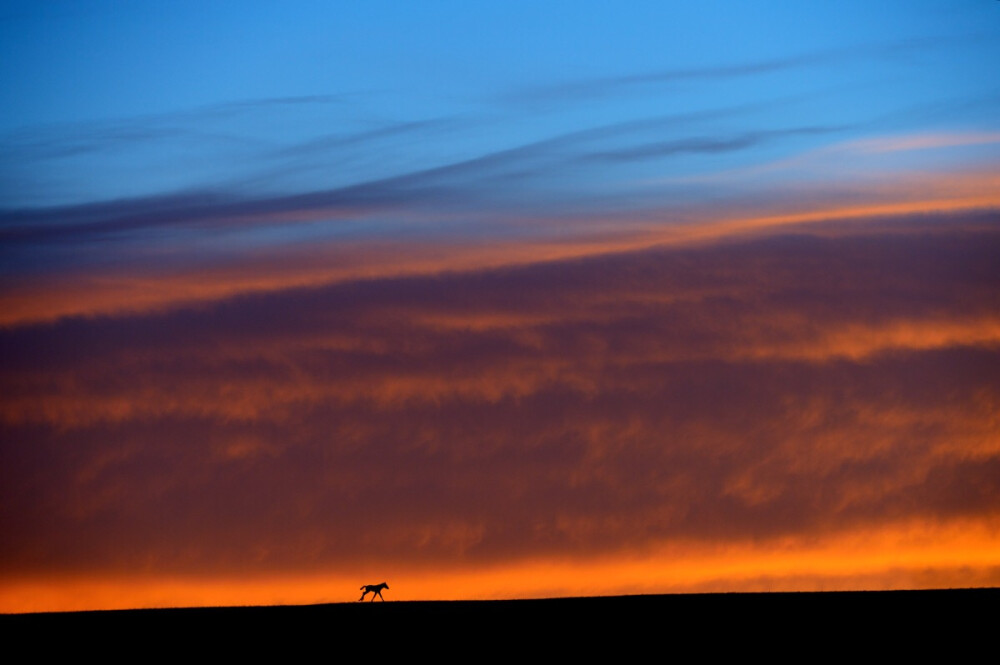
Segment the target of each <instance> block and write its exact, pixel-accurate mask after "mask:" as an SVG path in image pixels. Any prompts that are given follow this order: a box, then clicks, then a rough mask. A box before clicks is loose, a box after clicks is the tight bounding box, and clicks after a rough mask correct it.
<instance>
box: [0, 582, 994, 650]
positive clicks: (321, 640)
mask: <svg viewBox="0 0 1000 665" xmlns="http://www.w3.org/2000/svg"><path fill="white" fill-rule="evenodd" d="M998 601H1000V589H963V590H941V591H881V592H874V591H870V592H832V593H767V594H692V595H663V596H617V597H601V598H561V599H548V600H512V601H451V602H439V601H419V602H402V601H395V602H394V601H392V600H388V601H387V602H384V603H383V602H378V601H376V602H374V603H370V602H365V603H360V602H347V603H336V604H329V605H309V606H281V607H231V608H191V609H159V610H128V611H102V612H71V613H53V614H28V615H6V616H0V634H2V635H3V636H4V638H5V641H7V642H8V645H9V646H10V644H11V643H25V644H27V645H29V646H33V647H34V649H35V652H36V653H37V650H38V649H39V648H43V649H44V648H47V647H48V646H50V645H53V644H59V643H60V640H62V639H64V638H65V637H66V636H70V635H73V636H85V638H84V639H80V638H77V640H78V641H77V642H70V644H71V645H75V646H74V649H79V651H78V652H79V653H94V652H102V650H104V651H103V652H105V653H106V654H109V655H115V656H117V657H122V656H128V654H129V653H130V652H129V649H134V648H135V647H128V648H125V647H124V646H123V645H125V644H129V645H141V647H140V648H139V650H138V651H136V652H133V654H132V655H135V656H136V657H138V658H140V659H141V660H145V659H146V657H148V656H149V654H151V653H153V652H156V651H158V650H159V651H163V650H166V651H167V652H171V653H174V654H178V653H180V654H184V653H191V654H198V655H200V656H212V655H213V654H214V655H217V656H220V657H221V656H226V657H227V658H232V657H239V656H241V655H242V654H257V655H261V654H263V653H274V654H283V657H285V658H288V657H290V658H293V659H295V660H296V661H298V660H309V659H314V658H317V657H318V656H317V654H322V659H323V660H326V659H335V658H337V657H342V656H345V655H350V654H352V653H357V654H358V656H359V657H365V658H366V659H368V658H369V657H373V658H378V657H379V656H388V655H391V654H396V655H404V656H405V655H406V654H410V655H412V656H416V655H422V656H427V655H431V656H434V655H435V654H437V656H440V657H442V658H445V657H446V658H447V659H448V660H456V659H459V658H462V659H465V660H476V661H478V660H483V659H486V660H491V658H490V657H489V656H490V655H491V654H493V655H496V654H498V653H504V654H516V653H525V654H527V653H529V652H532V651H533V650H540V651H542V652H544V653H548V654H552V655H561V656H568V655H574V656H589V655H594V654H596V653H609V651H608V650H609V649H611V650H613V651H614V652H615V653H616V656H615V658H614V660H615V661H618V660H623V659H633V658H634V659H640V660H644V659H645V658H644V657H643V656H641V655H640V654H641V653H650V652H651V653H653V654H655V655H656V660H672V659H674V657H680V656H681V655H682V654H687V655H686V656H684V657H683V660H685V661H688V660H690V659H691V658H695V659H697V660H702V659H705V658H710V659H712V660H714V657H718V656H727V657H732V658H736V657H741V656H749V655H754V656H755V657H761V656H781V659H782V660H785V659H790V658H795V657H796V656H800V657H801V660H802V661H803V662H812V661H813V660H815V659H816V658H818V657H819V656H821V655H824V654H825V655H829V654H832V653H836V654H841V655H849V654H857V655H859V656H860V655H861V654H865V655H867V656H873V655H879V654H882V655H884V656H886V657H889V656H891V657H893V658H897V657H899V656H900V655H902V654H907V653H913V654H918V655H919V654H924V655H930V654H931V653H938V654H942V655H943V656H947V657H949V658H951V659H955V658H960V657H962V656H963V654H967V653H969V652H968V651H966V650H967V649H969V648H970V646H971V645H976V644H978V645H993V644H994V643H995V637H996V635H997V628H996V626H997V620H996V609H997V606H998ZM63 646H66V643H65V642H64V643H63ZM989 648H990V649H991V653H992V652H993V651H992V648H993V647H992V646H990V647H989ZM123 649H125V650H123ZM595 650H597V651H595ZM928 650H933V651H928ZM463 653H464V654H465V656H464V657H463V656H462V654H463ZM363 654H368V655H367V656H364V655H363ZM991 658H992V656H991Z"/></svg>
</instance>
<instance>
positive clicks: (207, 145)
mask: <svg viewBox="0 0 1000 665" xmlns="http://www.w3.org/2000/svg"><path fill="white" fill-rule="evenodd" d="M998 65H1000V2H996V1H995V0H980V1H976V0H961V1H949V0H938V1H927V2H924V1H917V0H908V1H906V2H903V1H898V2H878V3H872V2H862V1H847V2H827V3H803V2H801V1H799V2H761V3H748V2H708V3H689V2H688V3H672V2H663V1H659V2H648V3H647V2H628V3H612V2H584V1H581V0H575V1H573V2H544V3H543V2H516V1H513V2H495V3H486V2H482V3H479V2H445V1H439V2H430V1H428V2H416V3H409V2H380V1H377V0H376V1H369V2H355V3H349V2H343V3H336V2H264V1H247V0H241V1H240V2H228V1H218V2H210V3H204V2H188V1H186V0H178V1H175V2H104V1H91V2H77V1H65V2H63V1H58V0H53V1H49V2H44V3H38V2H34V1H24V2H20V1H17V2H11V1H3V0H0V612H23V611H39V610H77V609H96V608H122V607H126V608H127V607H154V606H192V605H228V604H273V603H319V602H341V601H345V602H349V601H355V600H357V596H358V595H359V591H356V589H358V587H359V586H360V585H361V584H369V583H377V582H381V581H383V580H384V581H387V582H388V583H389V587H390V589H389V590H388V591H386V592H384V593H385V597H386V599H387V600H404V599H451V598H483V599H486V598H511V597H539V596H567V595H592V594H626V593H668V592H671V593H672V592H695V591H748V590H749V591H778V590H834V589H895V588H932V587H968V586H1000V77H998V74H997V72H998Z"/></svg>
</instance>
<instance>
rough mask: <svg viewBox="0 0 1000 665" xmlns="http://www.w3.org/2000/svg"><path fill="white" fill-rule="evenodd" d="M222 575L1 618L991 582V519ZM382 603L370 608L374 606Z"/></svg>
mask: <svg viewBox="0 0 1000 665" xmlns="http://www.w3.org/2000/svg"><path fill="white" fill-rule="evenodd" d="M378 569H379V566H378V565H377V564H368V565H366V566H364V567H363V569H359V570H358V572H356V573H355V574H353V575H351V576H348V575H345V574H344V573H343V571H335V570H331V571H328V572H323V571H319V572H313V573H303V574H295V573H288V574H281V575H267V574H258V575H253V576H248V577H240V578H232V577H229V576H227V575H225V574H219V575H216V576H203V575H198V576H183V575H178V576H169V575H164V576H144V575H127V576H115V575H101V574H93V575H80V576H73V575H52V576H45V577H44V578H34V579H32V578H25V579H9V580H6V581H4V582H0V613H6V614H13V613H27V612H72V611H81V610H95V609H103V610H109V609H139V608H155V607H212V606H248V605H310V604H319V603H344V602H354V601H357V600H358V598H357V596H358V595H359V594H358V592H355V591H353V589H354V588H356V587H358V586H359V585H360V584H362V583H374V582H375V578H378V581H383V577H384V578H385V581H387V582H388V583H389V588H390V590H389V591H386V592H385V596H386V597H387V600H388V601H413V600H503V599H517V598H556V597H578V596H607V595H633V594H660V593H715V592H770V591H774V592H776V591H817V590H822V591H850V590H893V589H933V588H967V587H994V586H1000V523H997V522H996V521H995V520H994V521H992V522H990V521H987V522H982V521H979V522H975V521H974V522H963V523H957V524H949V525H945V526H940V525H937V526H935V525H929V524H924V525H920V524H908V525H899V526H895V527H892V526H887V527H885V528H879V529H864V530H860V531H857V532H851V533H845V534H838V535H836V536H825V537H809V538H785V539H781V540H779V541H777V542H771V543H756V544H755V543H745V544H740V543H735V544H729V545H724V544H699V543H688V544H676V545H665V546H661V547H659V548H651V549H650V550H649V551H646V552H644V553H633V554H621V555H615V556H607V557H599V558H586V557H583V558H579V559H577V558H574V559H539V560H534V561H524V562H521V563H516V564H513V565H509V566H485V567H481V568H477V567H471V568H464V569H458V570H456V569H454V568H434V567H423V568H409V567H407V566H406V565H405V564H403V563H401V562H395V561H391V562H385V565H384V566H382V567H381V569H382V570H383V571H384V570H390V571H393V574H392V575H391V576H387V575H386V574H384V573H378V572H374V571H376V570H378ZM375 602H380V601H375Z"/></svg>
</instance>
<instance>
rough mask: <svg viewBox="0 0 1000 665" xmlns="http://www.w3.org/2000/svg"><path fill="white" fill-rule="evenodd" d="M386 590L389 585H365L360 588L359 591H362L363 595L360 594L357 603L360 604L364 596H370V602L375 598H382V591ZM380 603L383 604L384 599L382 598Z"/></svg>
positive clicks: (383, 583)
mask: <svg viewBox="0 0 1000 665" xmlns="http://www.w3.org/2000/svg"><path fill="white" fill-rule="evenodd" d="M388 588H389V585H388V584H386V583H385V582H382V583H381V584H366V585H364V586H363V587H361V590H362V591H364V593H363V594H361V597H360V598H358V602H359V603H360V602H361V601H362V600H364V599H365V596H367V595H368V594H371V595H372V600H375V596H378V597H379V598H382V589H388ZM382 602H383V603H384V602H385V598H382Z"/></svg>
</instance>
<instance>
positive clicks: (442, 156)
mask: <svg viewBox="0 0 1000 665" xmlns="http://www.w3.org/2000/svg"><path fill="white" fill-rule="evenodd" d="M998 25H1000V23H998V19H997V7H996V5H995V3H990V2H960V3H954V2H889V3H874V4H873V3H862V2H854V3H851V2H849V3H823V4H819V5H803V4H802V3H792V2H780V3H774V2H771V3H761V4H758V3H754V4H750V3H739V2H732V3H726V2H720V3H710V4H707V5H692V4H689V3H629V4H628V5H627V6H626V7H625V8H622V7H621V6H620V5H616V4H613V3H602V2H573V3H517V2H514V3H492V4H486V3H449V2H433V3H393V2H388V3H386V2H370V3H368V2H366V3H274V2H239V3H230V2H217V3H209V4H207V5H206V4H204V3H188V2H177V3H169V4H163V3H142V2H139V3H108V2H87V3H75V2H66V3H63V2H53V3H17V2H14V3H10V2H8V3H4V6H3V9H2V10H0V30H2V31H3V40H2V44H3V45H2V47H0V48H2V49H3V51H2V57H0V61H2V63H3V64H2V65H0V68H2V69H0V76H2V79H0V89H2V90H3V93H2V94H3V105H2V106H3V109H2V111H0V142H2V145H3V146H4V150H3V153H4V155H5V157H4V158H2V162H0V169H2V170H0V178H2V180H0V196H2V199H3V207H4V208H8V209H10V208H22V207H32V208H35V207H48V206H53V205H65V204H73V203H82V202H87V201H100V200H112V199H118V198H129V197H147V196H159V195H165V194H172V193H175V192H182V191H192V190H197V191H205V190H210V191H219V192H227V193H240V194H241V195H243V194H245V195H253V196H256V195H259V194H273V193H296V192H308V191H316V190H326V189H330V188H334V187H342V186H347V185H352V184H358V183H363V182H367V181H371V180H379V179H384V178H391V177H395V176H400V175H405V174H410V173H414V172H420V171H426V170H428V169H433V168H437V167H441V166H447V165H452V164H457V163H462V162H465V161H468V160H476V159H478V158H482V157H488V156H491V155H497V154H498V153H504V151H511V150H515V151H516V150H519V149H522V153H520V154H514V155H511V159H510V160H509V161H510V162H511V166H510V168H509V169H505V167H502V166H500V165H497V166H496V167H495V170H494V172H493V176H494V177H499V175H498V174H497V173H496V169H499V170H500V174H501V175H508V176H510V174H511V173H513V174H515V175H514V176H511V177H515V179H516V180H517V181H516V182H514V183H513V184H511V185H510V187H512V188H513V191H514V192H517V193H518V194H519V195H521V196H527V197H529V198H531V199H532V200H533V201H535V202H536V203H537V204H539V205H541V204H543V203H544V204H555V205H566V204H567V203H566V201H565V200H564V199H565V198H567V197H569V198H573V197H575V196H578V195H579V194H580V190H581V189H586V190H590V191H595V190H596V191H597V192H600V193H607V194H609V195H617V194H620V192H621V190H622V189H625V190H628V191H629V192H630V193H632V194H634V192H633V190H634V186H635V184H636V183H644V182H646V181H647V180H648V179H651V178H653V179H655V178H658V177H666V176H676V175H682V174H688V175H691V174H697V173H704V172H709V171H717V170H723V169H727V168H732V167H737V166H742V165H746V164H751V163H759V162H765V161H768V160H772V159H775V158H779V157H781V156H786V155H790V154H794V153H799V152H803V151H806V150H808V149H810V148H815V147H819V146H823V145H827V144H831V143H835V142H842V141H846V140H850V139H852V138H857V137H865V136H872V135H882V134H887V133H910V132H919V131H934V132H937V131H950V132H956V131H985V130H991V129H996V124H997V123H996V121H995V119H994V117H995V113H993V111H995V108H996V105H997V98H998V95H1000V86H998V85H997V83H996V79H995V72H994V71H993V66H992V63H995V62H996V59H997V55H998V47H997V43H998V41H1000V40H998V39H997V36H998V32H1000V28H998ZM526 146H527V147H528V148H527V149H524V148H525V147H526ZM530 146H536V148H535V149H534V150H532V149H531V148H530ZM462 184H463V185H465V186H467V185H468V184H469V183H467V182H466V183H462ZM497 186H498V187H499V186H500V184H499V183H497ZM641 189H643V195H644V196H655V192H649V191H645V190H646V189H647V188H645V187H641ZM632 194H630V195H632ZM496 205H499V203H498V202H497V201H495V200H493V199H491V198H490V197H489V196H487V200H486V201H485V202H480V201H478V200H477V202H476V207H477V208H480V209H482V208H483V207H484V206H485V207H486V208H489V207H492V206H496Z"/></svg>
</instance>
